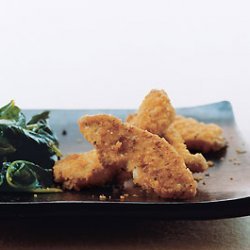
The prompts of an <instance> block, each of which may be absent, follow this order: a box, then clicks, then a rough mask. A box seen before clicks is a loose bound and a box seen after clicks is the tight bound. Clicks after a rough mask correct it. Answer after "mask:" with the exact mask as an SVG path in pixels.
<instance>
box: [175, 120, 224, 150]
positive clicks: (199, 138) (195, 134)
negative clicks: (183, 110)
mask: <svg viewBox="0 0 250 250" xmlns="http://www.w3.org/2000/svg"><path fill="white" fill-rule="evenodd" d="M173 126H174V128H175V129H176V130H177V131H178V132H179V133H180V135H181V136H182V138H183V140H184V141H185V143H186V145H187V147H188V149H190V150H196V151H200V152H203V153H208V152H210V151H219V150H221V149H222V148H224V147H226V140H225V138H224V137H223V130H222V129H221V128H220V127H219V126H218V125H216V124H212V123H211V124H205V123H203V122H198V121H197V120H195V119H193V118H186V117H183V116H180V115H178V116H176V117H175V120H174V122H173Z"/></svg>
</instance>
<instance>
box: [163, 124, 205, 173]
mask: <svg viewBox="0 0 250 250" xmlns="http://www.w3.org/2000/svg"><path fill="white" fill-rule="evenodd" d="M164 138H165V139H166V140H167V141H168V142H169V143H170V144H171V145H173V146H174V148H175V149H176V151H177V152H178V153H179V154H180V155H181V156H182V157H183V159H184V161H185V164H186V166H187V167H188V168H189V169H190V170H191V171H192V172H203V171H205V170H206V169H207V168H208V163H207V161H206V159H205V158H204V157H203V155H202V154H200V153H196V154H191V153H190V152H189V150H188V149H187V146H186V144H185V143H184V140H183V138H182V137H181V135H180V134H179V133H178V131H177V130H176V129H175V128H174V126H173V125H170V126H169V128H168V129H167V130H166V132H165V134H164Z"/></svg>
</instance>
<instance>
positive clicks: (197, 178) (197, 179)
mask: <svg viewBox="0 0 250 250" xmlns="http://www.w3.org/2000/svg"><path fill="white" fill-rule="evenodd" d="M194 179H195V180H196V181H197V182H200V181H201V180H203V176H195V177H194Z"/></svg>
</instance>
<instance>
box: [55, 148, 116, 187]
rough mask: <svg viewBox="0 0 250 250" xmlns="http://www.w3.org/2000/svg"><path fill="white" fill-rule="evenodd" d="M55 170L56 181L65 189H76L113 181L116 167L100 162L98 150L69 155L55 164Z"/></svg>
mask: <svg viewBox="0 0 250 250" xmlns="http://www.w3.org/2000/svg"><path fill="white" fill-rule="evenodd" d="M53 171H54V178H55V182H57V183H61V184H62V185H63V188H65V189H69V190H71V189H74V190H76V191H79V190H81V189H82V188H86V187H93V186H103V185H104V184H106V183H108V182H110V181H112V178H113V176H114V175H115V173H116V169H114V168H112V167H111V166H106V167H104V166H103V165H102V164H101V163H100V161H99V159H98V155H97V152H96V150H92V151H89V152H87V153H83V154H71V155H68V156H66V157H65V158H64V159H62V160H59V161H58V162H57V163H56V164H55V166H54V168H53Z"/></svg>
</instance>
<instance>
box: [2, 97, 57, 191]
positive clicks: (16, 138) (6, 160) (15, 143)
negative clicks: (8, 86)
mask: <svg viewBox="0 0 250 250" xmlns="http://www.w3.org/2000/svg"><path fill="white" fill-rule="evenodd" d="M48 118H49V112H48V111H45V112H43V113H41V114H37V115H35V116H33V117H32V118H31V120H30V121H28V122H26V118H25V116H24V114H23V113H22V112H21V110H20V108H18V107H17V106H16V105H15V103H14V101H11V102H10V103H9V104H7V105H5V106H4V107H2V108H0V166H2V167H0V190H7V191H8V190H16V191H29V190H34V189H37V188H39V189H41V188H48V187H52V186H53V176H52V166H53V165H54V163H55V161H57V160H58V158H59V157H60V155H61V152H60V150H59V149H58V140H57V138H56V136H55V135H54V134H53V132H52V130H51V128H50V126H49V124H48Z"/></svg>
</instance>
